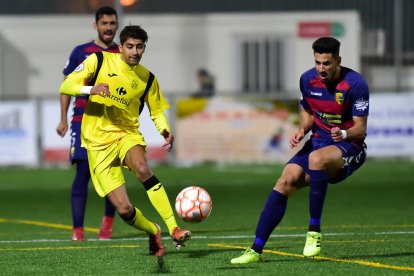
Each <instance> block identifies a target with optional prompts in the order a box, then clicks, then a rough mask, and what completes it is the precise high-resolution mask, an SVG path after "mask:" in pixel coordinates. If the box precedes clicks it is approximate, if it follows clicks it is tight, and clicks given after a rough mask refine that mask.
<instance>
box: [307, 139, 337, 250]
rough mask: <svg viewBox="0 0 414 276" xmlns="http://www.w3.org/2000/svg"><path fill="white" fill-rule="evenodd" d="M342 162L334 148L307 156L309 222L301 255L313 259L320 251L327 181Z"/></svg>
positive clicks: (320, 150) (325, 148)
mask: <svg viewBox="0 0 414 276" xmlns="http://www.w3.org/2000/svg"><path fill="white" fill-rule="evenodd" d="M343 164H344V161H343V159H342V152H341V150H340V149H339V148H338V147H336V146H327V147H323V148H320V149H317V150H315V151H313V152H312V153H311V154H310V155H309V178H310V190H309V213H310V221H309V227H308V233H307V235H306V244H305V247H304V249H303V255H305V256H306V257H313V256H317V255H319V254H320V250H321V240H322V234H321V216H322V211H323V206H324V202H325V197H326V192H327V189H328V180H329V178H330V177H332V176H335V175H336V174H338V172H339V171H340V170H341V168H342V166H343Z"/></svg>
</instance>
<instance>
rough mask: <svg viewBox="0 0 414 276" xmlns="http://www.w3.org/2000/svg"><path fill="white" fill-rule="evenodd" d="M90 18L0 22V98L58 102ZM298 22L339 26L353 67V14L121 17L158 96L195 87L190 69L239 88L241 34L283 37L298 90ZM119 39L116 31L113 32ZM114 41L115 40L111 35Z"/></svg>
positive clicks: (309, 62) (356, 53)
mask: <svg viewBox="0 0 414 276" xmlns="http://www.w3.org/2000/svg"><path fill="white" fill-rule="evenodd" d="M93 20H94V18H93V16H92V15H91V16H24V17H22V16H2V17H0V26H1V28H0V61H1V64H0V96H3V97H4V95H15V96H18V95H21V96H25V95H27V96H29V97H39V96H41V97H44V96H51V97H57V95H58V89H59V86H60V82H61V81H62V69H63V66H64V64H65V62H66V60H67V58H68V56H69V54H70V52H71V50H72V49H73V47H74V46H75V45H77V44H81V43H85V42H86V41H88V40H92V39H94V38H95V36H96V33H95V31H94V29H93V27H92V24H93ZM300 21H318V22H319V21H324V22H338V23H342V24H343V25H344V26H345V33H344V35H343V36H342V37H339V39H340V41H341V42H342V48H341V55H342V57H343V65H345V66H349V67H352V68H354V69H356V70H359V68H360V41H359V35H360V34H359V33H360V23H359V17H358V14H357V13H356V12H352V11H349V12H343V11H342V12H326V13H243V14H206V15H197V16H188V15H129V14H128V15H125V17H124V18H123V22H124V23H125V24H140V25H141V26H142V27H143V28H144V29H146V30H147V31H148V34H149V43H148V47H147V51H146V54H145V55H144V58H143V61H142V64H144V65H145V66H147V67H148V68H149V69H150V70H151V71H153V72H154V73H155V74H156V75H157V77H158V79H159V81H160V84H161V87H162V88H163V90H164V91H165V92H173V93H174V92H191V91H195V90H196V88H197V84H196V78H195V71H196V70H197V69H198V68H200V67H205V68H207V69H209V70H210V71H211V72H212V73H213V74H214V75H215V76H216V87H217V90H218V91H237V90H239V89H240V84H241V81H240V72H239V68H240V56H239V52H238V45H237V41H238V39H239V38H240V37H246V36H261V35H271V36H280V37H283V38H284V39H286V41H287V43H288V45H289V50H290V51H289V53H288V56H287V57H286V78H287V83H288V89H290V90H297V89H298V78H299V76H300V74H301V73H302V72H303V71H304V70H306V69H308V68H310V67H311V66H313V55H312V50H311V44H312V42H313V41H314V39H315V38H311V39H303V38H299V37H298V35H297V25H298V22H300ZM118 34H119V33H118ZM117 37H118V36H117Z"/></svg>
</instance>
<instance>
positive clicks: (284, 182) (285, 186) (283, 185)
mask: <svg viewBox="0 0 414 276" xmlns="http://www.w3.org/2000/svg"><path fill="white" fill-rule="evenodd" d="M275 190H276V191H278V192H279V193H282V194H284V195H287V196H289V195H291V194H292V193H293V192H294V191H295V190H296V188H295V186H294V185H293V181H291V180H289V179H287V178H286V177H283V176H281V177H280V178H279V179H278V180H277V182H276V185H275Z"/></svg>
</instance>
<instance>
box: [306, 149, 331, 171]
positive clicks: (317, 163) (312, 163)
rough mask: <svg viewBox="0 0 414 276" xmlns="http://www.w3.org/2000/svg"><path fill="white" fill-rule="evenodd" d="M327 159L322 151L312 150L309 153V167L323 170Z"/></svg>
mask: <svg viewBox="0 0 414 276" xmlns="http://www.w3.org/2000/svg"><path fill="white" fill-rule="evenodd" d="M326 165H327V160H326V158H325V157H324V156H323V154H322V153H320V152H318V151H314V152H312V153H311V154H310V155H309V169H311V170H323V169H326Z"/></svg>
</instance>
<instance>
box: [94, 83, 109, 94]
mask: <svg viewBox="0 0 414 276" xmlns="http://www.w3.org/2000/svg"><path fill="white" fill-rule="evenodd" d="M91 95H99V96H101V97H104V98H105V97H108V96H110V95H111V92H109V86H108V85H107V84H106V83H100V84H97V85H95V86H94V87H92V89H91Z"/></svg>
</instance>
